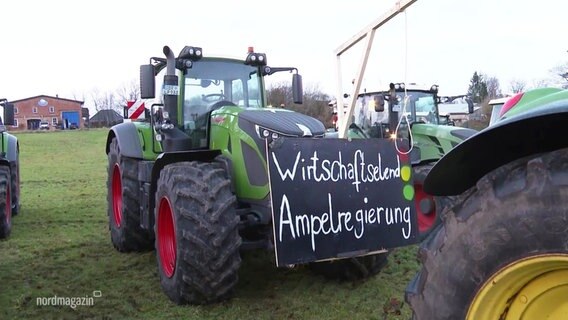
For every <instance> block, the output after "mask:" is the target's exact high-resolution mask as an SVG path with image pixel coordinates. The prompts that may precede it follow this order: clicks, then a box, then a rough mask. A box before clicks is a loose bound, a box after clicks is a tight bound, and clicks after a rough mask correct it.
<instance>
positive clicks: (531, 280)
mask: <svg viewBox="0 0 568 320" xmlns="http://www.w3.org/2000/svg"><path fill="white" fill-rule="evenodd" d="M466 319H467V320H490V319H491V320H497V319H498V320H511V319H515V320H517V319H526V320H528V319H552V320H555V319H562V320H565V319H568V255H567V254H546V255H539V256H533V257H529V258H526V259H522V260H518V261H515V262H514V263H512V264H509V265H507V266H505V267H504V268H502V269H501V270H499V271H498V272H497V273H495V274H494V275H493V276H492V277H491V278H490V279H489V280H488V281H487V282H485V283H484V284H483V286H482V287H481V289H480V290H479V292H478V293H477V294H476V296H475V298H474V299H473V302H472V304H471V306H470V308H469V310H468V313H467V317H466Z"/></svg>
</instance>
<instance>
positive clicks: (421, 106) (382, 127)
mask: <svg viewBox="0 0 568 320" xmlns="http://www.w3.org/2000/svg"><path fill="white" fill-rule="evenodd" d="M378 95H382V96H383V97H384V98H385V103H384V107H383V108H381V107H380V106H378V105H377V103H378V102H377V101H378V99H377V98H376V97H377V96H378ZM389 98H390V97H389V95H388V93H387V92H374V93H365V94H361V95H359V98H358V99H357V103H356V104H355V109H354V112H353V118H352V122H353V123H355V124H356V125H357V126H358V127H359V128H361V129H362V130H363V131H365V132H366V133H367V134H369V135H370V136H371V137H379V138H382V137H388V136H389V135H390V132H393V130H394V127H396V124H397V123H398V121H399V120H400V116H401V115H402V114H406V117H407V119H408V122H409V123H414V122H423V123H431V124H440V120H439V115H438V107H437V105H436V102H435V97H434V94H433V93H432V92H428V91H410V90H409V91H406V93H405V92H404V91H397V92H396V100H394V101H390V99H389Z"/></svg>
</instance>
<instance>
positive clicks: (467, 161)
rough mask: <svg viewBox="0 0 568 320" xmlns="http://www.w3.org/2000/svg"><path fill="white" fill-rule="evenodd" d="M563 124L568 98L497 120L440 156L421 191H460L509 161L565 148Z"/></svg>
mask: <svg viewBox="0 0 568 320" xmlns="http://www.w3.org/2000/svg"><path fill="white" fill-rule="evenodd" d="M566 123H568V99H563V100H557V101H555V102H551V103H547V104H546V105H543V106H540V107H539V108H535V109H533V110H530V111H527V112H524V113H521V114H518V115H516V116H514V117H511V118H508V119H504V120H502V121H500V122H497V123H495V124H494V125H493V126H490V127H488V128H486V129H484V130H482V131H480V132H478V133H476V134H474V135H473V136H471V137H470V138H468V139H466V140H464V141H463V142H462V143H460V144H459V145H457V146H456V147H455V148H453V149H452V150H451V151H450V152H448V153H447V154H446V155H445V156H444V157H442V158H441V159H440V160H439V161H438V162H437V163H436V164H435V165H434V167H433V168H432V170H431V171H430V173H429V174H428V176H427V177H426V179H425V181H424V190H425V191H426V192H428V193H430V194H432V195H436V196H447V195H457V194H461V193H463V192H464V191H466V190H467V189H469V188H471V187H472V186H474V185H475V184H476V183H477V181H478V180H479V179H480V178H482V177H483V176H484V175H486V174H487V173H489V172H490V171H492V170H494V169H497V168H499V167H501V166H502V165H505V164H507V163H509V162H511V161H513V160H516V159H519V158H523V157H527V156H531V155H534V154H539V153H545V152H551V151H554V150H558V149H561V148H565V147H568V139H566V138H565V137H566Z"/></svg>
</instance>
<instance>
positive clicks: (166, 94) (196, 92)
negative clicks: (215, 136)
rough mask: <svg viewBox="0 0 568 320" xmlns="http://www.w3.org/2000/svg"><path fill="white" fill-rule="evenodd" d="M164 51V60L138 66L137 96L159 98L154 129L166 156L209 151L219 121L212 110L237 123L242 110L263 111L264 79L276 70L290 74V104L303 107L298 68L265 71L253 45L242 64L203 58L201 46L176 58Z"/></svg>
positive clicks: (241, 61) (265, 67) (166, 50)
mask: <svg viewBox="0 0 568 320" xmlns="http://www.w3.org/2000/svg"><path fill="white" fill-rule="evenodd" d="M164 53H165V54H166V58H156V57H153V58H151V64H149V65H143V66H141V93H142V94H141V96H142V99H154V98H156V97H158V99H155V100H158V103H155V104H154V108H153V110H152V119H153V126H154V129H155V131H156V133H157V135H158V139H157V140H158V141H162V144H163V149H164V151H166V152H167V151H186V150H194V149H211V148H212V146H211V141H212V138H211V125H212V123H211V122H212V121H217V120H219V119H220V118H214V117H213V116H214V112H215V111H217V110H222V111H223V113H224V114H229V115H230V114H233V115H234V116H235V117H234V118H235V119H236V118H237V115H238V114H240V113H241V112H242V111H243V110H258V109H261V108H264V107H266V105H267V102H266V94H265V84H264V77H265V76H268V75H271V74H273V73H275V72H281V71H288V72H292V73H293V77H292V91H293V96H294V98H293V99H294V103H298V104H301V103H302V83H301V76H300V75H299V74H298V73H297V69H296V68H288V67H282V68H272V67H269V66H268V65H267V64H266V55H265V54H263V53H255V52H254V50H253V48H252V47H249V50H248V52H247V56H246V59H244V60H239V59H231V58H218V57H203V56H202V50H201V48H198V47H189V46H186V47H185V48H184V49H183V50H182V51H181V52H180V54H179V55H178V57H174V55H173V53H172V52H171V50H170V49H169V48H168V47H165V48H164ZM155 79H157V80H155ZM162 81H163V82H162ZM225 119H227V117H223V120H225ZM233 120H234V119H233ZM213 125H215V123H213ZM164 142H166V143H165V144H164Z"/></svg>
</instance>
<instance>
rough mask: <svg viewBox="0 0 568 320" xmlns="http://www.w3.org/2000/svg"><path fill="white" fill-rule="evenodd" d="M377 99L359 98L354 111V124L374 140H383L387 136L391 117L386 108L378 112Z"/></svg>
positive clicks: (367, 96) (371, 96)
mask: <svg viewBox="0 0 568 320" xmlns="http://www.w3.org/2000/svg"><path fill="white" fill-rule="evenodd" d="M376 103H377V101H376V99H374V96H373V95H362V96H359V98H358V99H357V102H356V103H355V109H354V111H353V120H354V123H355V124H356V125H357V126H358V127H359V128H361V129H362V130H363V131H365V132H366V133H367V134H369V136H371V137H372V138H383V137H385V135H386V134H387V132H388V130H387V128H388V124H389V118H388V117H389V115H388V111H387V110H388V109H387V108H386V107H385V108H384V110H383V111H378V112H377V111H376V108H375V107H376Z"/></svg>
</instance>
